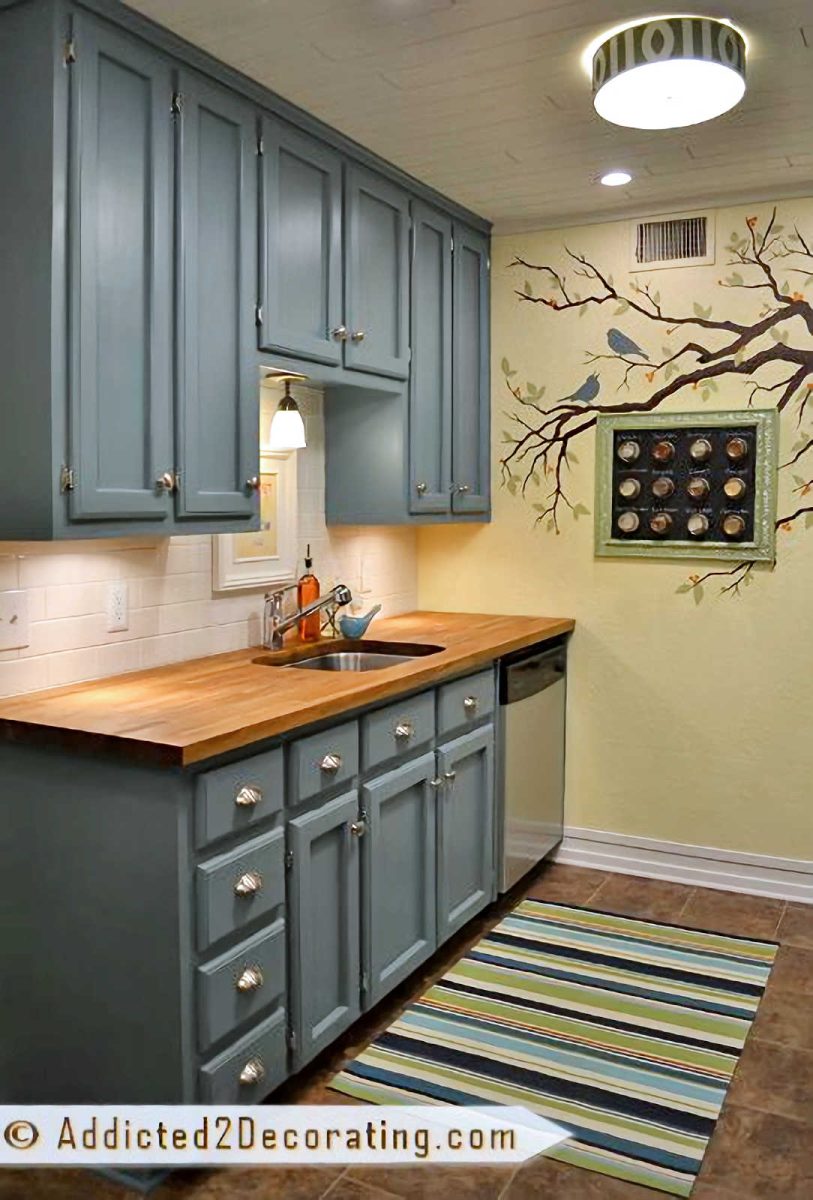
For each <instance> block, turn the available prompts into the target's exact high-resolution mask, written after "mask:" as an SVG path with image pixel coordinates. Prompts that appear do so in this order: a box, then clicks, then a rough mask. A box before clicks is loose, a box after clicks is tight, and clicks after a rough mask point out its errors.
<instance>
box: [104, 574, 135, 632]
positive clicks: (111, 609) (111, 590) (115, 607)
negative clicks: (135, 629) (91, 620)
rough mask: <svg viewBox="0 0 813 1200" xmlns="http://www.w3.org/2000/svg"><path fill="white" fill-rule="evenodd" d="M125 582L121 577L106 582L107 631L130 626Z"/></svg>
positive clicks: (117, 630)
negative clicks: (112, 581) (109, 582)
mask: <svg viewBox="0 0 813 1200" xmlns="http://www.w3.org/2000/svg"><path fill="white" fill-rule="evenodd" d="M129 607H130V606H129V598H128V595H127V584H126V583H125V582H124V580H123V579H117V580H116V581H115V583H111V584H108V588H107V632H108V633H120V632H121V631H122V630H123V629H128V628H129V626H130V613H129Z"/></svg>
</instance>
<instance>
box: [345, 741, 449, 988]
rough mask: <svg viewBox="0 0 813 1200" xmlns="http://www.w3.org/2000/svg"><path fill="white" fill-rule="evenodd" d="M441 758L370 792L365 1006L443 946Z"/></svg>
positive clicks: (402, 770) (366, 798)
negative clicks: (439, 927) (437, 780)
mask: <svg viewBox="0 0 813 1200" xmlns="http://www.w3.org/2000/svg"><path fill="white" fill-rule="evenodd" d="M434 774H435V755H434V754H424V755H423V756H422V757H421V758H419V759H417V760H416V761H415V762H413V763H409V764H408V765H406V766H402V767H398V768H397V769H396V770H395V771H390V772H389V774H387V775H384V776H382V777H381V778H380V779H376V780H375V781H374V782H373V783H369V784H367V785H366V786H365V787H364V788H363V789H362V807H363V809H364V811H365V812H366V814H367V835H366V836H365V839H364V873H365V885H366V886H365V899H364V913H363V918H364V919H363V926H364V968H365V976H366V979H367V993H366V996H365V1005H366V1006H367V1007H369V1006H371V1005H373V1004H377V1003H378V1001H379V1000H380V999H381V997H382V996H385V995H386V994H387V992H389V991H390V990H391V989H392V988H394V987H395V985H396V984H397V983H400V981H401V980H402V979H404V978H405V977H406V976H407V975H408V974H409V973H410V971H414V969H415V968H416V967H417V966H418V965H419V963H421V962H423V960H424V959H425V958H428V957H429V955H430V954H431V953H432V951H433V950H434V949H435V945H436V918H435V904H436V899H435V878H436V859H435V803H436V801H435V789H434V788H433V787H432V785H431V780H432V779H433V778H434Z"/></svg>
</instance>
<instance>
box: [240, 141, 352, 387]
mask: <svg viewBox="0 0 813 1200" xmlns="http://www.w3.org/2000/svg"><path fill="white" fill-rule="evenodd" d="M262 141H263V158H262V167H261V179H262V209H261V224H260V231H261V238H262V246H261V254H260V263H261V265H260V304H261V306H262V313H263V317H262V326H261V332H260V339H261V340H260V344H261V347H262V348H263V349H264V350H276V351H279V352H280V353H283V354H297V355H302V356H303V357H304V358H309V359H314V360H316V361H317V362H323V363H332V364H337V363H339V362H340V361H341V357H342V343H341V342H340V341H337V340H336V338H335V337H334V336H333V332H332V331H333V330H334V329H337V328H338V327H339V326H340V325H341V324H342V303H343V301H342V165H341V159H340V157H339V155H338V154H336V153H335V151H333V150H331V149H329V148H328V147H327V146H323V145H322V144H321V143H320V142H317V141H316V140H315V139H313V138H309V137H307V136H306V135H305V134H302V133H298V132H297V131H296V130H295V129H292V128H291V126H290V125H287V124H285V122H284V121H277V120H274V119H273V118H271V117H264V118H263V122H262Z"/></svg>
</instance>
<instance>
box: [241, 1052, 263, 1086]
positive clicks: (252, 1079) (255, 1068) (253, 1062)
mask: <svg viewBox="0 0 813 1200" xmlns="http://www.w3.org/2000/svg"><path fill="white" fill-rule="evenodd" d="M263 1079H265V1066H264V1064H263V1060H262V1059H261V1058H250V1059H249V1060H248V1062H247V1063H246V1065H245V1066H244V1067H243V1069H242V1071H241V1072H240V1083H241V1084H242V1085H243V1086H244V1087H250V1086H251V1085H252V1084H254V1083H261V1082H262V1080H263Z"/></svg>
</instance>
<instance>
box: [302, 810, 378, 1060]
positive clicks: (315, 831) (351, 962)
mask: <svg viewBox="0 0 813 1200" xmlns="http://www.w3.org/2000/svg"><path fill="white" fill-rule="evenodd" d="M357 817H358V794H357V792H355V791H353V792H348V793H346V794H345V795H343V796H338V797H337V798H336V799H335V800H331V801H330V803H329V804H323V805H322V806H321V807H320V808H317V809H315V810H314V811H313V812H309V813H305V814H304V815H303V816H301V817H296V818H295V819H294V820H293V821H291V822H290V824H289V827H288V837H289V848H290V850H291V851H292V852H293V865H292V867H291V871H290V876H289V894H288V898H289V907H290V912H291V976H292V978H291V1011H292V1020H293V1028H294V1033H295V1037H296V1049H295V1052H294V1067H295V1069H297V1070H298V1069H299V1067H301V1066H302V1065H303V1063H306V1062H308V1061H309V1060H310V1059H311V1058H313V1056H314V1055H315V1054H318V1052H319V1051H320V1050H321V1049H322V1048H323V1047H324V1046H326V1045H327V1044H328V1043H329V1042H332V1041H333V1039H334V1038H335V1037H337V1036H338V1035H339V1034H340V1033H341V1032H342V1030H343V1029H346V1028H347V1026H348V1025H351V1024H352V1023H353V1021H355V1019H356V1018H357V1017H358V1015H359V1013H360V1011H361V1004H360V987H359V969H360V966H359V964H360V940H361V931H360V913H359V876H360V866H359V842H358V838H357V837H355V836H354V835H353V833H352V832H351V829H350V826H351V824H352V822H354V821H356V820H357Z"/></svg>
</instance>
